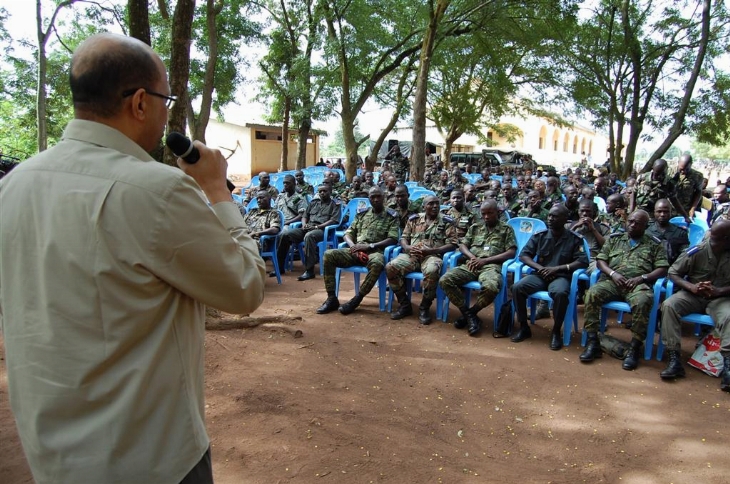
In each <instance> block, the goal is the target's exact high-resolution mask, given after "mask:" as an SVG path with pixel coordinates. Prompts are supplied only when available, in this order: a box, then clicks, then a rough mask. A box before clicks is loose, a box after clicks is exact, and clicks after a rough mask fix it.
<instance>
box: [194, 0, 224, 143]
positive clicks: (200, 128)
mask: <svg viewBox="0 0 730 484" xmlns="http://www.w3.org/2000/svg"><path fill="white" fill-rule="evenodd" d="M222 8H223V2H220V3H218V5H217V6H216V4H215V1H214V0H207V4H206V7H205V22H206V26H207V27H208V60H207V62H206V64H205V77H204V79H203V96H202V100H201V103H200V114H199V115H198V119H197V121H196V122H195V130H194V131H193V138H194V139H197V140H200V141H201V142H203V143H205V130H206V129H208V121H210V110H211V106H212V105H213V91H214V90H215V68H216V64H217V63H218V27H217V25H216V20H217V18H218V14H220V12H221V9H222Z"/></svg>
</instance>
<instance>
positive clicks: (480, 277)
mask: <svg viewBox="0 0 730 484" xmlns="http://www.w3.org/2000/svg"><path fill="white" fill-rule="evenodd" d="M473 281H479V285H480V286H482V289H481V290H480V291H479V296H478V297H477V302H476V304H475V305H476V306H477V307H478V308H479V309H482V308H485V307H487V306H489V305H490V304H492V302H493V301H494V299H495V298H496V297H497V294H499V291H500V290H501V289H502V268H501V266H499V265H496V264H488V265H486V266H484V267H482V269H481V270H480V271H478V272H472V271H470V270H469V269H467V267H466V266H465V265H463V266H459V267H455V268H453V269H451V270H450V271H449V272H447V273H446V274H444V275H443V276H442V277H441V280H440V281H439V285H440V286H441V289H443V291H444V294H446V297H448V298H449V301H450V302H451V303H452V304H454V305H455V306H456V307H458V308H463V307H464V305H465V304H466V300H465V298H464V289H463V288H462V287H461V286H463V285H464V284H466V283H468V282H473Z"/></svg>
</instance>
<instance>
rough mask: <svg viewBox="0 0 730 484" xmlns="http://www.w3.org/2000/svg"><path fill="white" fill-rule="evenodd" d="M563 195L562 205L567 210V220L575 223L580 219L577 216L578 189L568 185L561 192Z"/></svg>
mask: <svg viewBox="0 0 730 484" xmlns="http://www.w3.org/2000/svg"><path fill="white" fill-rule="evenodd" d="M563 193H564V194H565V203H564V204H563V205H565V208H567V209H568V220H570V221H571V222H575V221H576V220H578V219H579V218H580V215H579V214H578V207H579V203H578V189H577V188H575V187H574V186H572V185H568V186H567V187H565V190H563Z"/></svg>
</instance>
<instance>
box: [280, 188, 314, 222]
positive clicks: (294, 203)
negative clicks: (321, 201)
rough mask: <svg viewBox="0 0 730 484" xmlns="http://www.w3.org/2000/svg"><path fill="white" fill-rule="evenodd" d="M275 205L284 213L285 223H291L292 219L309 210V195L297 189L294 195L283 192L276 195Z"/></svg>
mask: <svg viewBox="0 0 730 484" xmlns="http://www.w3.org/2000/svg"><path fill="white" fill-rule="evenodd" d="M274 207H275V208H276V209H278V210H281V211H282V212H283V213H284V224H285V225H289V223H290V222H289V221H290V220H291V219H293V218H294V217H296V216H298V215H303V214H304V211H305V210H307V197H305V196H304V195H302V194H300V193H297V192H296V191H295V192H294V193H293V194H292V195H289V194H288V193H286V192H281V193H280V194H279V196H278V197H276V202H275V203H274Z"/></svg>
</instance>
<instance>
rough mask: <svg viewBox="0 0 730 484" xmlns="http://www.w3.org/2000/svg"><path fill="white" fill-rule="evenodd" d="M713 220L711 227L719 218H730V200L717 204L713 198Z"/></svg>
mask: <svg viewBox="0 0 730 484" xmlns="http://www.w3.org/2000/svg"><path fill="white" fill-rule="evenodd" d="M712 204H713V210H712V220H710V227H712V224H714V223H715V222H716V221H717V220H718V219H725V220H730V202H725V203H720V204H717V203H715V201H714V200H713V202H712Z"/></svg>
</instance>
